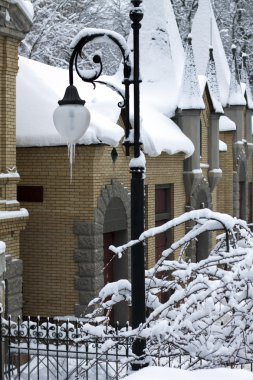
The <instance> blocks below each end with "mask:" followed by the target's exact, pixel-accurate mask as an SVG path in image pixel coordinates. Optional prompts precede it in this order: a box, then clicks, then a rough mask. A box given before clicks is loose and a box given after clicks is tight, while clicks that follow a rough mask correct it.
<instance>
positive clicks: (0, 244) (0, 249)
mask: <svg viewBox="0 0 253 380" xmlns="http://www.w3.org/2000/svg"><path fill="white" fill-rule="evenodd" d="M5 250H6V244H5V243H4V242H3V241H0V254H2V253H4V252H5Z"/></svg>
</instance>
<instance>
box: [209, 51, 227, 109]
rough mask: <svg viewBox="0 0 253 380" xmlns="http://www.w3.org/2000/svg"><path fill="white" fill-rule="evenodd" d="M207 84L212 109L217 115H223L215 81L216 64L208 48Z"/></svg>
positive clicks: (218, 90)
mask: <svg viewBox="0 0 253 380" xmlns="http://www.w3.org/2000/svg"><path fill="white" fill-rule="evenodd" d="M206 76H207V83H208V88H209V93H210V97H211V100H212V103H213V107H214V110H215V112H218V113H224V111H223V108H222V105H221V99H220V88H219V83H218V79H217V71H216V64H215V60H214V56H213V48H212V47H210V48H209V60H208V65H207V71H206Z"/></svg>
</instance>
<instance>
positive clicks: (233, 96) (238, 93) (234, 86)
mask: <svg viewBox="0 0 253 380" xmlns="http://www.w3.org/2000/svg"><path fill="white" fill-rule="evenodd" d="M232 55H233V58H232V64H231V80H230V87H229V97H228V104H229V105H230V106H238V105H245V104H246V100H245V98H244V96H243V93H242V89H241V85H240V76H239V71H238V66H237V59H236V46H235V45H232Z"/></svg>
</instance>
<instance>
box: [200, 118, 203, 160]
mask: <svg viewBox="0 0 253 380" xmlns="http://www.w3.org/2000/svg"><path fill="white" fill-rule="evenodd" d="M202 135H203V132H202V122H201V120H200V123H199V155H200V158H202V153H203V152H202V149H203V148H202Z"/></svg>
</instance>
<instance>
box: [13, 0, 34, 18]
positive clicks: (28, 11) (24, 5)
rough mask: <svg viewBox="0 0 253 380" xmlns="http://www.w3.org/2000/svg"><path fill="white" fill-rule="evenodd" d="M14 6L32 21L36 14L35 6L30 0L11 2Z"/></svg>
mask: <svg viewBox="0 0 253 380" xmlns="http://www.w3.org/2000/svg"><path fill="white" fill-rule="evenodd" d="M11 3H12V4H17V5H18V6H19V8H21V10H22V11H23V12H24V13H25V15H26V16H27V18H28V19H29V20H30V21H32V20H33V16H34V12H33V5H32V3H31V2H30V0H11Z"/></svg>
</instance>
